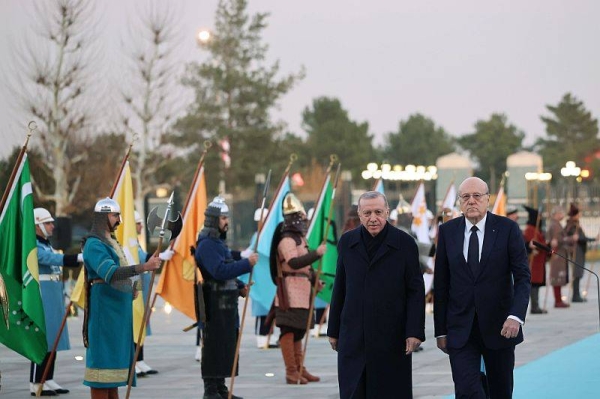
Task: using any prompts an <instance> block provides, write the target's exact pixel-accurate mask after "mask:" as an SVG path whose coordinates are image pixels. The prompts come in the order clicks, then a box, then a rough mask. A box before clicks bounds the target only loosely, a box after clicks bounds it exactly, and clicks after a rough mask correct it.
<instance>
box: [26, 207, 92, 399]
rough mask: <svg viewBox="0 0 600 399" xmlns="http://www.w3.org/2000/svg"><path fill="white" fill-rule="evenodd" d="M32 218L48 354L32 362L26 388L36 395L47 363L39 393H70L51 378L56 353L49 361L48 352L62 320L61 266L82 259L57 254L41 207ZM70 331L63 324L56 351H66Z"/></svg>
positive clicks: (49, 217)
mask: <svg viewBox="0 0 600 399" xmlns="http://www.w3.org/2000/svg"><path fill="white" fill-rule="evenodd" d="M33 217H34V221H35V235H36V240H37V250H38V251H37V253H38V265H39V270H40V286H41V289H42V301H43V304H44V317H45V320H46V339H47V341H48V353H47V354H46V357H45V358H44V361H43V362H42V363H40V364H35V363H34V362H31V371H30V373H29V390H30V391H31V395H35V394H36V392H37V391H38V389H39V385H40V383H41V382H42V377H43V374H44V370H45V369H46V367H47V366H48V363H50V365H49V370H48V375H47V376H46V382H45V383H44V387H43V389H42V396H56V395H57V394H65V393H69V390H68V389H65V388H63V387H61V386H60V385H58V384H57V383H56V382H55V381H54V365H55V363H56V356H52V360H50V357H51V356H50V353H51V352H50V351H51V350H52V347H53V345H54V341H55V339H56V336H57V334H58V332H59V330H60V325H61V321H62V319H63V316H64V313H65V305H64V299H63V282H62V270H61V268H60V266H65V267H78V266H79V263H78V262H83V256H82V254H72V255H63V254H60V253H57V252H56V251H55V250H54V248H52V245H50V237H52V233H53V231H54V218H53V217H52V215H51V214H50V212H48V210H47V209H44V208H35V209H34V210H33ZM69 349H71V345H70V342H69V331H68V330H67V326H66V325H65V327H64V330H63V332H62V334H61V336H60V339H59V341H58V346H57V347H56V350H57V351H62V350H69Z"/></svg>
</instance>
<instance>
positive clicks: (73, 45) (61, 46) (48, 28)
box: [12, 0, 94, 216]
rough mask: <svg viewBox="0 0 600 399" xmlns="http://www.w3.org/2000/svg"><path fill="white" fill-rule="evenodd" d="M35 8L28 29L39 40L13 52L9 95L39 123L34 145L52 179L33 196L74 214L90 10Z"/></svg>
mask: <svg viewBox="0 0 600 399" xmlns="http://www.w3.org/2000/svg"><path fill="white" fill-rule="evenodd" d="M35 7H36V8H35V16H34V18H35V20H36V23H35V24H31V25H32V26H35V27H36V28H37V32H36V34H37V36H38V38H36V39H37V40H35V41H34V40H29V41H28V43H27V44H26V45H25V46H23V47H22V49H21V50H18V51H17V54H16V60H17V64H16V68H15V74H14V75H15V76H14V78H15V79H14V81H15V85H16V86H15V87H13V88H12V91H13V92H14V93H15V95H16V98H17V99H18V100H19V107H20V108H21V109H22V110H23V111H25V113H26V114H27V116H28V118H31V117H33V118H34V120H36V121H37V122H38V133H37V134H36V136H34V141H33V142H34V144H36V143H37V140H36V139H39V140H40V141H41V142H39V143H37V144H38V145H39V149H40V154H41V156H42V158H43V163H44V165H45V167H46V168H47V169H48V172H49V175H50V177H51V180H52V182H51V183H52V184H48V185H45V184H42V185H38V184H35V185H34V187H35V189H36V194H37V196H38V198H39V199H40V200H41V201H51V202H54V203H55V205H56V208H55V214H56V215H57V216H64V215H66V214H67V213H69V212H71V211H72V210H73V205H72V203H73V200H74V198H75V196H76V194H77V191H78V189H79V185H80V182H81V174H80V173H79V172H80V170H81V164H82V161H83V160H85V157H86V150H85V138H86V136H87V135H88V133H89V130H88V129H89V128H90V122H91V114H92V112H91V110H92V107H91V106H90V104H91V102H90V101H89V100H87V99H86V94H88V93H89V92H90V91H91V90H92V88H91V86H92V82H91V81H92V79H91V77H90V75H89V74H88V66H89V65H90V63H91V62H92V59H93V51H92V47H91V43H92V41H93V40H92V39H93V29H94V24H93V13H92V11H93V10H92V7H91V2H90V1H88V0H54V1H52V2H36V3H35ZM40 38H41V40H39V39H40ZM17 85H18V86H17Z"/></svg>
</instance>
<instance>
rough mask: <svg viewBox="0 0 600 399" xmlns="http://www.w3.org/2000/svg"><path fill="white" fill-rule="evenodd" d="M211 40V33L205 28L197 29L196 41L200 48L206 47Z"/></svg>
mask: <svg viewBox="0 0 600 399" xmlns="http://www.w3.org/2000/svg"><path fill="white" fill-rule="evenodd" d="M212 38H213V33H212V32H211V31H210V30H209V29H206V28H202V29H199V30H198V32H197V33H196V41H197V42H198V44H199V45H200V46H206V45H207V44H208V43H210V41H211V40H212Z"/></svg>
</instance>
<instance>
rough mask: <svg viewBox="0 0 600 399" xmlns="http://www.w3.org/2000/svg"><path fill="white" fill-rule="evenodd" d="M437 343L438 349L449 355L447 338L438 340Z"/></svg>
mask: <svg viewBox="0 0 600 399" xmlns="http://www.w3.org/2000/svg"><path fill="white" fill-rule="evenodd" d="M436 341H437V347H438V348H439V349H440V350H441V351H442V352H444V353H445V354H446V355H447V354H448V349H447V348H446V337H439V338H436Z"/></svg>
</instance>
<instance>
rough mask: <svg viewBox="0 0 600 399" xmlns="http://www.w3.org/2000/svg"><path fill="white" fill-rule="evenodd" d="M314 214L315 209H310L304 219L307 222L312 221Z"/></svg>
mask: <svg viewBox="0 0 600 399" xmlns="http://www.w3.org/2000/svg"><path fill="white" fill-rule="evenodd" d="M314 214H315V208H310V209H309V210H308V212H307V213H306V218H307V219H308V220H310V219H312V217H313V215H314Z"/></svg>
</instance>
